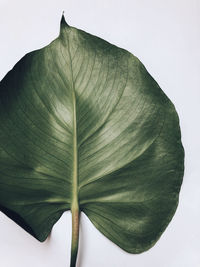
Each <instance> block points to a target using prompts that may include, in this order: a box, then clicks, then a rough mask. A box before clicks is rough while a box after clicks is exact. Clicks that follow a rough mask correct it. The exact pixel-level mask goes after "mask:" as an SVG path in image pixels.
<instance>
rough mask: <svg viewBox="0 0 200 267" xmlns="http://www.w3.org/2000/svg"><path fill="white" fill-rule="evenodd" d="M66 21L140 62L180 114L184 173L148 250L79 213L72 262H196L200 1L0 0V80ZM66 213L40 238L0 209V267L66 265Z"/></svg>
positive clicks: (82, 266) (138, 266) (184, 265)
mask: <svg viewBox="0 0 200 267" xmlns="http://www.w3.org/2000/svg"><path fill="white" fill-rule="evenodd" d="M63 10H64V11H65V17H66V20H67V22H68V24H70V25H73V26H75V27H77V28H81V29H83V30H85V31H87V32H89V33H92V34H95V35H97V36H100V37H102V38H104V39H106V40H108V41H110V42H111V43H114V44H116V45H118V46H120V47H123V48H125V49H127V50H129V51H131V52H132V53H133V54H135V55H136V56H137V57H139V59H140V60H141V61H142V62H143V63H144V64H145V66H146V67H147V69H148V71H149V72H150V73H151V75H152V76H153V77H154V78H155V79H156V80H157V82H158V83H159V84H160V86H161V87H162V89H163V90H164V92H165V93H166V94H167V95H168V96H169V98H170V99H171V100H172V101H173V103H174V104H175V106H176V108H177V111H178V114H179V116H180V123H181V128H182V140H183V144H184V147H185V152H186V161H185V166H186V171H185V177H184V182H183V186H182V190H181V194H180V204H179V207H178V209H177V212H176V215H175V216H174V218H173V220H172V221H171V223H170V225H169V226H168V228H167V230H166V231H165V233H164V234H163V235H162V237H161V239H160V240H159V241H158V242H157V244H156V245H155V246H154V247H153V248H152V249H150V250H149V251H148V252H145V253H142V254H140V255H131V254H128V253H126V252H124V251H122V250H121V249H120V248H118V247H117V246H116V245H114V244H113V243H111V242H110V241H109V240H107V239H106V238H105V237H104V236H102V235H101V234H100V233H99V232H98V231H97V230H96V229H95V228H94V226H93V225H92V224H91V223H90V222H89V220H88V219H87V218H86V216H84V215H82V217H81V240H80V252H79V260H78V262H79V264H78V267H122V266H123V267H199V266H200V177H199V175H200V170H199V165H200V158H199V155H200V126H199V124H200V119H199V117H200V73H199V70H200V0H167V1H166V0H129V1H128V0H79V1H77V0H71V1H70V0H69V1H67V0H62V1H61V0H60V1H59V0H57V1H50V0H40V1H39V0H29V1H27V0H24V1H22V0H18V1H16V0H13V1H9V0H0V79H2V78H3V76H4V75H5V74H6V73H7V71H8V70H9V69H10V68H12V67H13V65H14V64H15V63H16V62H17V61H18V60H19V59H20V58H21V57H22V56H23V55H24V54H25V53H27V52H30V51H32V50H34V49H37V48H40V47H43V46H45V45H47V44H48V43H49V42H50V41H51V40H53V39H55V38H56V37H57V35H58V32H59V21H60V17H61V14H62V11H63ZM70 240H71V217H70V213H69V212H68V213H65V214H64V215H63V216H62V218H61V219H60V220H59V222H58V223H57V224H56V225H55V227H54V228H53V231H52V234H51V236H50V238H48V240H47V241H46V242H45V243H40V242H38V241H37V240H35V239H34V238H32V237H31V236H30V235H29V234H27V233H26V232H25V231H24V230H22V229H21V228H20V227H19V226H17V225H16V224H15V223H13V222H12V221H11V220H10V219H8V218H7V217H6V216H5V215H4V214H2V213H0V266H1V267H27V266H29V267H47V266H48V267H55V266H58V267H67V266H69V258H70Z"/></svg>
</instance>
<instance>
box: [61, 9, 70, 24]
mask: <svg viewBox="0 0 200 267" xmlns="http://www.w3.org/2000/svg"><path fill="white" fill-rule="evenodd" d="M66 25H67V26H69V25H68V24H67V22H66V20H65V11H63V12H62V17H61V21H60V26H61V27H62V26H66Z"/></svg>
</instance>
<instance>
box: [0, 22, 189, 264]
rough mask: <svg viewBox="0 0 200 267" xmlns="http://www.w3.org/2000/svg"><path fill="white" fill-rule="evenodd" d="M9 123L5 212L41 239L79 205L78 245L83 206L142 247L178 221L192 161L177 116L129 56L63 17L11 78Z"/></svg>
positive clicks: (5, 94)
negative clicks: (186, 167)
mask: <svg viewBox="0 0 200 267" xmlns="http://www.w3.org/2000/svg"><path fill="white" fill-rule="evenodd" d="M0 124H1V128H0V209H1V211H3V212H4V213H5V214H7V215H8V216H9V217H10V218H11V219H13V220H14V221H15V222H17V223H18V224H19V225H20V226H21V227H23V228H24V229H25V230H26V231H28V232H29V233H30V234H31V235H33V236H34V237H36V238H37V239H38V240H40V241H44V240H45V239H46V238H47V236H48V235H49V233H50V231H51V229H52V227H53V225H54V224H55V223H56V221H57V220H58V219H59V218H60V216H61V215H62V214H63V212H64V211H66V210H69V209H71V210H72V214H73V212H74V214H76V216H74V217H73V218H74V221H73V222H74V230H73V231H74V232H73V233H74V235H75V239H74V241H72V243H73V242H75V243H74V246H75V247H76V248H74V250H77V239H78V236H76V234H77V232H78V222H79V218H78V214H79V211H83V212H84V213H85V214H86V215H87V216H88V217H89V219H90V220H91V222H92V223H93V224H94V225H95V226H96V228H97V229H99V231H100V232H102V233H103V234H104V235H105V236H106V237H107V238H109V239H110V240H112V241H113V242H114V243H116V244H117V245H118V246H120V247H121V248H122V249H124V250H126V251H128V252H130V253H140V252H143V251H145V250H147V249H149V248H150V247H152V246H153V245H154V244H155V242H156V241H157V240H158V239H159V237H160V235H161V234H162V232H163V231H164V230H165V228H166V227H167V225H168V223H169V222H170V220H171V219H172V216H173V215H174V212H175V210H176V207H177V204H178V196H179V190H180V186H181V183H182V176H183V159H184V152H183V147H182V144H181V137H180V129H179V121H178V117H177V113H176V111H175V109H174V106H173V104H172V103H171V102H170V100H169V99H168V98H167V96H166V95H165V94H164V93H163V91H162V90H161V89H160V88H159V86H158V84H157V83H156V82H155V81H154V79H153V78H152V77H151V76H150V74H149V73H148V72H147V70H146V69H145V67H144V66H143V65H142V63H141V62H140V61H139V60H138V59H137V58H136V57H135V56H133V55H132V54H130V53H129V52H127V51H125V50H123V49H121V48H118V47H116V46H114V45H111V44H110V43H108V42H106V41H104V40H102V39H100V38H98V37H95V36H93V35H90V34H88V33H86V32H84V31H81V30H78V29H76V28H73V27H70V26H68V25H67V24H66V22H65V21H64V18H62V21H61V31H60V35H59V37H58V38H57V39H56V40H54V41H53V42H52V43H51V44H50V45H48V46H46V47H45V48H42V49H40V50H37V51H34V52H31V53H29V54H27V55H26V56H25V57H23V58H22V59H21V60H20V61H19V62H18V63H17V64H16V65H15V66H14V68H13V69H12V70H11V71H10V72H9V73H8V74H7V75H6V76H5V77H4V79H3V80H2V81H1V83H0ZM72 246H73V245H72ZM72 254H73V253H72ZM75 254H76V253H75ZM72 257H74V258H75V257H76V255H72ZM73 264H74V265H73ZM73 264H72V265H71V266H75V263H73Z"/></svg>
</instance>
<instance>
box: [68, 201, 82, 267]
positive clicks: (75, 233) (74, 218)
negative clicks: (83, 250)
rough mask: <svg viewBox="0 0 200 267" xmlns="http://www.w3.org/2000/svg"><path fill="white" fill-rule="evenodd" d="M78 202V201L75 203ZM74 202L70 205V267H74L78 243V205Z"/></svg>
mask: <svg viewBox="0 0 200 267" xmlns="http://www.w3.org/2000/svg"><path fill="white" fill-rule="evenodd" d="M77 204H78V203H77ZM77 204H76V203H74V205H73V206H72V243H71V263H70V267H76V259H77V253H78V243H79V217H80V213H79V207H78V205H77Z"/></svg>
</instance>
